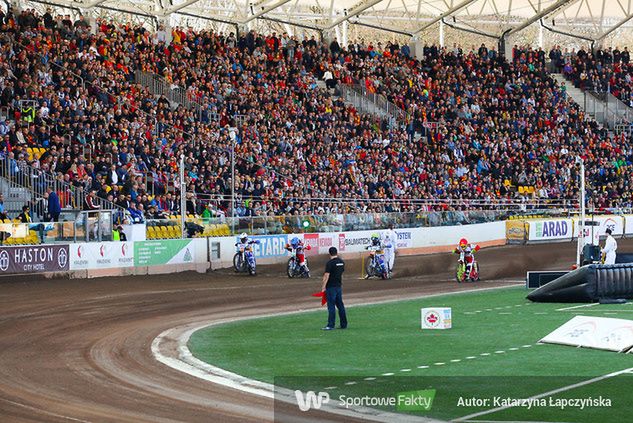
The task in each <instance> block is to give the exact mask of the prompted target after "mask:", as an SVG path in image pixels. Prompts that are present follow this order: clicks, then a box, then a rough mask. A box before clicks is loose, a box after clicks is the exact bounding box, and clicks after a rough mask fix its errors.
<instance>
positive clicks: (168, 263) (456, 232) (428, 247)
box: [0, 222, 506, 278]
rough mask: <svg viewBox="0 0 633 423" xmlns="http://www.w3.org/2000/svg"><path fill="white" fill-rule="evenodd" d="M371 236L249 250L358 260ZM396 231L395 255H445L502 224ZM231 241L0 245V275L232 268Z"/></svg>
mask: <svg viewBox="0 0 633 423" xmlns="http://www.w3.org/2000/svg"><path fill="white" fill-rule="evenodd" d="M376 232H378V233H380V232H382V231H355V232H332V233H314V234H296V235H292V234H282V235H265V236H255V237H253V238H255V239H257V240H259V241H260V244H259V245H255V249H254V251H255V256H256V257H257V260H258V263H260V264H272V263H283V262H284V261H286V260H287V258H288V256H289V253H288V251H286V250H285V248H284V247H285V245H286V243H287V242H288V241H289V240H290V239H292V238H293V237H295V236H296V237H298V238H300V239H302V240H303V241H304V242H305V243H306V244H308V245H310V246H311V247H312V249H311V250H310V251H309V253H308V254H309V255H313V256H314V255H317V254H327V252H328V249H329V248H330V247H332V246H335V247H337V248H338V249H339V251H340V253H341V255H342V256H343V257H360V256H361V255H363V254H364V253H365V246H366V245H368V244H369V239H370V237H371V235H372V234H373V233H376ZM395 232H396V233H397V235H398V242H397V247H398V252H399V254H430V253H441V252H448V251H451V249H453V248H454V247H455V245H456V244H457V243H458V241H459V239H461V238H467V239H468V240H469V241H470V242H474V243H478V244H480V245H481V246H482V247H488V246H498V245H504V244H506V225H505V222H491V223H481V224H473V225H464V226H446V227H434V228H409V229H396V231H395ZM235 242H236V238H235V237H215V238H194V239H166V240H152V241H128V242H94V243H75V244H54V245H39V246H15V247H0V275H4V274H7V275H9V274H29V273H30V274H42V273H43V274H46V275H58V274H66V275H67V274H69V275H70V277H73V278H92V277H103V276H123V275H149V274H159V273H176V272H184V271H197V272H200V273H204V272H206V271H207V270H208V269H209V268H212V269H220V268H226V267H231V266H232V265H233V255H234V254H235Z"/></svg>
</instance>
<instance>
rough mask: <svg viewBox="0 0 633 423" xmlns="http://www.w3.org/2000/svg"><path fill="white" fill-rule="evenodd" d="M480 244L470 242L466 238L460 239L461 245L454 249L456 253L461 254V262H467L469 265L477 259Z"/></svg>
mask: <svg viewBox="0 0 633 423" xmlns="http://www.w3.org/2000/svg"><path fill="white" fill-rule="evenodd" d="M479 249H480V247H479V245H475V244H469V243H468V240H467V239H466V238H462V239H460V240H459V245H458V246H457V248H455V250H454V251H453V252H454V253H455V254H459V262H460V263H466V265H467V266H470V265H472V263H473V262H474V261H475V254H474V253H476V252H477V251H479Z"/></svg>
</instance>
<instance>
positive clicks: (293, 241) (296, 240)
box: [290, 237, 301, 249]
mask: <svg viewBox="0 0 633 423" xmlns="http://www.w3.org/2000/svg"><path fill="white" fill-rule="evenodd" d="M300 242H301V241H299V238H297V237H294V238H292V239H291V240H290V245H291V246H292V248H295V249H296V248H297V247H298V246H299V243H300Z"/></svg>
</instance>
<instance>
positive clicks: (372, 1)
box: [323, 0, 382, 30]
mask: <svg viewBox="0 0 633 423" xmlns="http://www.w3.org/2000/svg"><path fill="white" fill-rule="evenodd" d="M381 1H382V0H369V1H368V2H367V3H365V4H363V5H360V6H358V7H357V8H355V9H353V10H350V11H349V12H347V14H346V15H345V16H341V17H340V18H338V19H337V20H335V21H334V22H332V23H331V24H329V25H328V26H326V27H325V28H323V29H326V30H328V29H332V28H334V27H335V26H338V25H340V24H342V23H343V22H345V21H348V20H350V19H351V18H353V17H354V16H356V15H360V14H361V13H363V12H364V11H365V10H367V9H369V8H371V7H374V6H375V5H377V4H378V3H380V2H381Z"/></svg>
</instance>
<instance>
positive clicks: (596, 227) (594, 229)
mask: <svg viewBox="0 0 633 423" xmlns="http://www.w3.org/2000/svg"><path fill="white" fill-rule="evenodd" d="M607 229H611V232H612V233H613V236H614V237H616V238H619V237H621V236H623V235H624V229H625V228H624V218H623V217H622V216H592V217H590V216H587V218H586V219H585V237H589V238H588V240H587V242H588V241H589V240H592V239H593V243H594V244H597V243H598V240H599V239H600V237H601V236H602V237H604V236H605V235H606V232H605V231H606V230H607ZM579 234H580V219H574V238H578V235H579Z"/></svg>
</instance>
